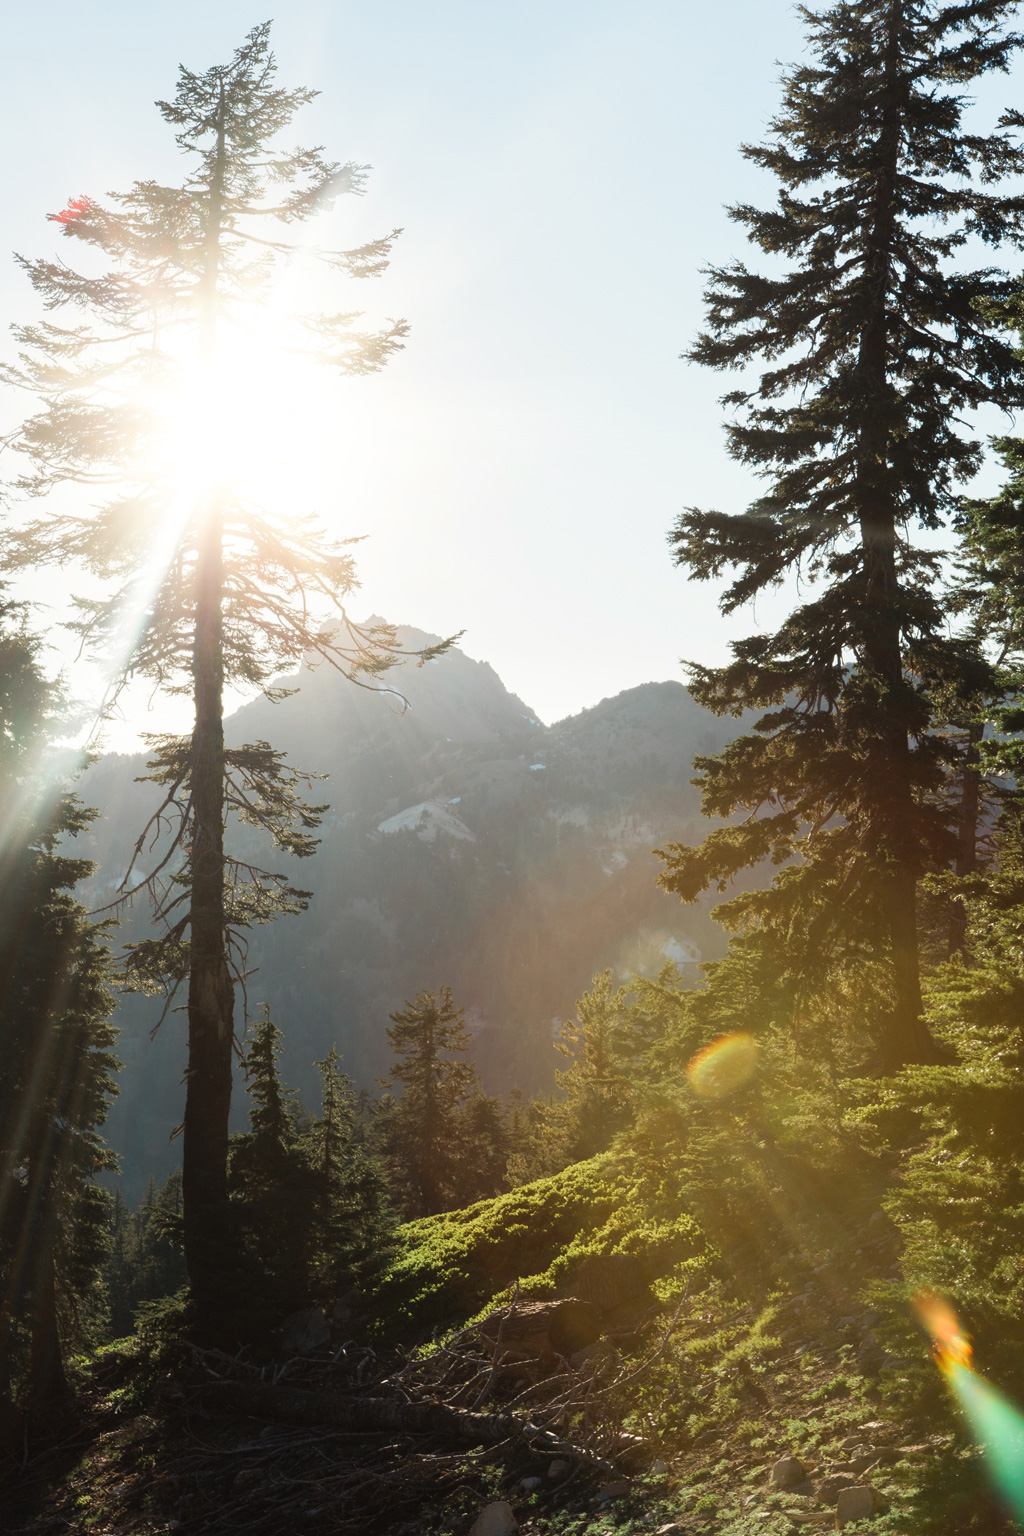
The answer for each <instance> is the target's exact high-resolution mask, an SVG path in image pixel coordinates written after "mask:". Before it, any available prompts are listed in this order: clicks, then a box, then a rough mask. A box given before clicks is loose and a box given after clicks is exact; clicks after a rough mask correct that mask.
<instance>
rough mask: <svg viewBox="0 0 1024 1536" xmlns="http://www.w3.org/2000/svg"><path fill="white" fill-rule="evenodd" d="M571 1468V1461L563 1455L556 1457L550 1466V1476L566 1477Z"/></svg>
mask: <svg viewBox="0 0 1024 1536" xmlns="http://www.w3.org/2000/svg"><path fill="white" fill-rule="evenodd" d="M569 1470H570V1464H569V1462H567V1461H563V1460H562V1459H561V1457H556V1458H555V1460H554V1461H553V1462H552V1463H551V1465H550V1467H548V1477H550V1478H556V1477H565V1475H566V1473H567V1472H568V1471H569Z"/></svg>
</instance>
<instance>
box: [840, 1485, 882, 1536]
mask: <svg viewBox="0 0 1024 1536" xmlns="http://www.w3.org/2000/svg"><path fill="white" fill-rule="evenodd" d="M884 1509H885V1500H884V1499H883V1498H882V1496H881V1494H880V1493H879V1492H878V1490H877V1488H872V1486H871V1484H870V1483H861V1484H860V1485H859V1486H858V1487H856V1488H844V1489H843V1491H842V1493H841V1494H840V1495H839V1502H838V1504H837V1505H836V1529H837V1530H838V1529H839V1528H840V1527H841V1526H844V1525H849V1524H850V1522H851V1521H852V1520H868V1519H870V1517H871V1516H872V1515H879V1514H881V1513H882V1511H883V1510H884Z"/></svg>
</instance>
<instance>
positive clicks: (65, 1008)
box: [0, 604, 116, 1455]
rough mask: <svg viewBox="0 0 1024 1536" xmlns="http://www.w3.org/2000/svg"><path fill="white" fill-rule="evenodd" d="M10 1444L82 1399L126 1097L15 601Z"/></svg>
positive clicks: (6, 1399) (6, 867)
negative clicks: (25, 1422)
mask: <svg viewBox="0 0 1024 1536" xmlns="http://www.w3.org/2000/svg"><path fill="white" fill-rule="evenodd" d="M0 624H2V628H0V1041H2V1049H0V1455H2V1454H3V1452H4V1451H5V1450H6V1449H10V1446H9V1444H5V1442H7V1441H8V1437H9V1435H10V1433H11V1431H12V1429H14V1428H15V1427H16V1424H17V1415H16V1413H15V1402H16V1401H17V1402H18V1403H19V1405H20V1406H24V1407H27V1408H28V1409H29V1410H30V1411H34V1412H35V1413H37V1414H41V1413H42V1412H44V1411H47V1412H48V1411H49V1410H50V1408H51V1407H52V1405H53V1403H54V1401H55V1400H59V1399H60V1398H62V1397H63V1396H65V1395H66V1394H67V1391H68V1388H67V1381H66V1376H65V1370H64V1363H65V1356H66V1352H67V1349H68V1347H69V1346H70V1345H72V1344H73V1343H74V1342H75V1338H76V1334H77V1333H79V1331H80V1330H79V1329H78V1328H77V1326H76V1325H77V1322H78V1319H79V1316H80V1314H81V1312H82V1310H83V1308H85V1309H86V1310H87V1305H86V1304H87V1298H88V1294H89V1291H90V1288H91V1287H92V1285H93V1283H94V1281H95V1280H96V1278H97V1275H98V1273H99V1268H100V1265H101V1263H102V1260H103V1257H104V1249H105V1241H106V1226H107V1216H108V1204H109V1202H108V1198H107V1196H106V1193H105V1192H104V1191H103V1190H102V1189H101V1188H100V1187H99V1186H98V1185H97V1184H96V1182H95V1178H94V1175H95V1174H97V1173H99V1172H101V1171H103V1170H110V1169H112V1168H113V1167H114V1166H115V1159H114V1158H113V1157H112V1155H111V1153H110V1151H109V1149H108V1148H107V1147H105V1146H104V1144H103V1142H102V1141H101V1139H100V1137H99V1134H98V1127H99V1126H100V1125H101V1124H102V1123H103V1120H104V1119H105V1117H106V1111H107V1106H108V1104H109V1101H110V1099H111V1097H112V1095H113V1092H114V1087H113V1077H112V1074H113V1070H114V1068H115V1066H116V1063H115V1062H114V1060H113V1057H112V1056H111V1054H110V1047H111V1045H112V1042H113V1030H112V1028H111V1026H110V1023H109V1015H110V1012H111V1009H112V1006H113V999H112V997H111V995H110V993H109V991H108V990H107V989H106V986H105V981H106V977H107V974H108V972H109V968H110V967H109V955H108V953H107V949H106V946H105V944H104V943H103V934H102V930H97V928H96V927H95V926H94V925H93V924H90V923H89V922H88V920H87V918H86V915H85V912H84V909H83V908H82V906H81V905H80V903H78V902H77V901H76V900H75V898H74V894H73V893H74V888H75V886H76V885H77V884H78V883H79V881H81V880H82V879H83V878H84V877H85V876H86V875H88V874H89V873H90V871H91V868H92V866H91V865H90V864H89V863H88V862H86V861H85V860H82V859H75V858H70V857H69V856H68V855H67V853H66V852H65V851H63V850H62V848H61V847H60V840H61V838H62V836H64V835H72V836H73V835H74V834H75V833H76V832H79V831H81V829H82V828H83V827H84V826H85V825H86V824H87V823H88V821H89V820H90V814H89V812H88V811H86V810H84V809H83V807H82V806H81V805H80V804H79V803H78V802H77V801H76V800H75V799H74V797H73V796H71V795H69V794H68V793H67V792H66V791H65V790H63V789H62V788H61V786H60V784H59V782H58V781H57V780H56V779H55V778H54V777H53V775H52V772H51V771H49V770H48V768H47V753H46V746H47V738H48V734H49V730H50V729H51V728H52V725H53V724H54V723H55V718H54V711H55V707H56V705H57V703H58V700H57V697H56V694H55V691H54V689H53V688H52V687H51V686H50V685H49V684H48V683H47V681H46V679H45V678H44V677H43V675H42V673H41V671H40V668H39V664H38V645H37V643H36V642H35V641H34V640H33V639H32V637H31V636H30V635H28V634H27V633H26V632H25V631H24V629H22V628H21V627H20V625H19V623H18V618H17V613H16V611H14V610H13V609H12V606H11V605H10V604H3V605H2V606H0Z"/></svg>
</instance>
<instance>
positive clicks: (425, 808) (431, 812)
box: [377, 800, 476, 843]
mask: <svg viewBox="0 0 1024 1536" xmlns="http://www.w3.org/2000/svg"><path fill="white" fill-rule="evenodd" d="M377 831H378V832H383V833H384V835H385V836H386V837H387V836H390V835H391V834H392V833H393V832H415V834H416V836H417V837H418V838H419V839H420V840H421V842H424V843H433V842H436V840H437V835H438V833H439V832H445V833H447V835H448V836H449V837H461V838H463V839H464V840H465V841H466V842H470V843H475V842H476V837H475V836H474V835H473V833H472V832H471V831H470V830H469V828H468V827H467V826H466V823H465V822H464V821H460V820H459V818H458V817H457V816H453V815H452V813H451V811H449V810H448V808H447V807H446V806H444V805H439V804H438V803H437V801H436V800H424V801H422V802H421V803H420V804H419V805H410V806H408V807H407V809H406V810H404V811H399V812H398V813H397V814H396V815H394V816H389V817H388V818H387V820H386V821H382V822H380V823H379V824H378V826H377Z"/></svg>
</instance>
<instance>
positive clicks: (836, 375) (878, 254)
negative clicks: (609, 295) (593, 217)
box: [662, 0, 1024, 1068]
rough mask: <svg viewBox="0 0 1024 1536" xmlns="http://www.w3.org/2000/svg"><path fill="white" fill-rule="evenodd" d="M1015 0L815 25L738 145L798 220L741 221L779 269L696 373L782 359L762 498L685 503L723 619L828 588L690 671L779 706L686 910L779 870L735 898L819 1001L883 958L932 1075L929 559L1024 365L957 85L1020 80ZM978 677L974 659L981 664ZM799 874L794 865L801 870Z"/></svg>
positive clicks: (892, 1041)
mask: <svg viewBox="0 0 1024 1536" xmlns="http://www.w3.org/2000/svg"><path fill="white" fill-rule="evenodd" d="M1016 9H1017V6H1016V4H1015V3H1006V0H979V3H967V4H957V5H952V4H939V3H936V0H842V3H834V4H830V5H827V6H824V7H822V8H819V9H815V10H812V9H810V8H807V7H803V8H801V14H802V16H803V18H804V21H805V23H806V26H807V31H808V35H809V42H810V56H809V59H808V61H807V62H805V63H802V64H800V65H799V66H797V67H795V68H793V69H792V70H791V71H790V72H789V74H788V75H787V77H786V79H785V82H784V89H783V106H782V110H781V112H780V113H779V115H778V116H777V117H776V118H775V120H774V122H773V123H772V125H771V135H770V139H769V142H768V143H766V144H764V145H761V146H753V147H747V148H745V150H744V154H745V155H746V156H747V158H748V159H750V160H752V161H753V163H754V164H755V165H757V166H759V167H761V168H762V169H764V170H766V171H768V172H770V173H771V174H772V175H773V176H774V177H775V178H776V179H777V180H778V182H779V183H780V192H779V197H778V202H777V205H776V206H775V207H774V208H770V209H767V210H760V209H756V208H753V207H750V206H747V205H741V206H739V207H735V208H733V209H732V210H731V213H732V216H733V218H735V219H736V220H737V222H738V223H740V224H741V225H743V226H744V227H745V228H746V230H747V232H748V234H749V237H750V239H751V240H752V241H753V242H754V244H755V245H757V246H759V247H760V248H761V250H762V251H764V252H765V253H766V254H767V255H768V256H769V257H771V258H772V264H771V267H770V269H769V271H768V273H767V274H761V273H757V272H755V271H752V270H750V269H749V268H748V267H747V266H745V265H743V264H741V263H736V264H733V265H731V266H727V267H723V268H716V269H712V270H711V273H710V284H709V288H708V294H707V300H708V328H707V330H706V331H705V332H704V333H703V334H702V335H701V336H700V337H699V338H698V340H697V342H696V344H695V346H694V347H693V349H692V351H691V353H690V354H689V355H690V357H691V358H692V359H693V360H695V361H696V362H699V363H702V364H704V365H706V366H708V367H712V368H716V369H745V368H749V367H750V366H751V365H753V364H755V363H756V362H757V360H759V359H760V360H762V362H763V363H764V365H765V366H764V371H763V372H762V373H761V376H760V380H759V381H754V380H751V381H750V382H749V383H746V382H745V383H744V385H743V386H742V387H740V388H738V389H736V390H734V391H733V392H731V393H730V394H728V395H726V397H725V403H727V404H728V405H729V406H730V407H732V408H733V410H734V412H735V417H734V419H733V421H732V422H731V423H730V425H729V427H728V434H729V446H730V451H731V452H732V454H733V456H734V457H735V458H737V459H738V460H739V461H740V462H741V463H743V464H745V465H748V466H749V467H750V468H752V469H753V470H755V471H756V472H757V473H759V474H760V475H762V476H764V477H765V479H766V480H767V481H768V485H767V488H766V490H765V492H764V494H763V495H761V496H760V497H759V498H758V499H757V500H756V501H755V502H754V503H753V504H752V505H751V506H750V507H749V508H748V510H747V511H746V512H745V513H742V514H740V515H726V514H723V513H720V512H717V511H698V510H690V511H688V512H687V513H685V514H684V515H683V516H682V517H681V518H680V520H679V522H678V525H677V526H676V528H675V530H674V533H673V535H672V539H673V543H674V546H675V550H676V558H677V561H678V563H679V564H681V565H683V566H685V567H686V568H687V569H688V570H689V572H690V574H691V575H692V576H694V577H696V578H698V579H701V580H707V579H711V578H717V577H719V576H721V575H722V573H723V572H725V571H727V570H731V571H733V572H734V578H733V580H732V582H731V585H730V586H729V587H728V589H727V590H726V592H725V595H724V596H723V598H722V608H723V611H725V612H726V613H729V612H731V611H733V610H734V609H735V608H736V607H738V606H739V605H741V604H743V603H745V602H747V601H749V600H751V599H752V598H754V597H756V596H757V594H758V593H760V592H763V591H764V590H765V589H766V588H770V587H772V586H775V585H778V584H779V583H781V582H783V581H785V580H787V579H791V578H793V577H794V576H798V575H799V576H802V577H805V578H810V579H811V580H812V581H813V582H815V583H816V588H817V589H816V591H814V592H812V593H811V594H810V595H809V600H808V601H806V602H804V603H802V604H801V605H800V606H798V607H797V608H795V609H794V610H793V612H792V613H791V614H790V615H789V617H788V618H787V619H786V620H785V621H784V622H783V623H782V624H781V625H780V626H779V627H778V629H776V630H775V631H774V633H770V634H756V635H753V636H751V637H750V638H749V639H746V640H743V641H741V642H739V643H737V644H736V645H735V646H734V647H733V650H734V660H733V661H732V662H731V663H730V664H729V665H727V666H724V667H719V668H710V667H702V666H694V667H693V668H692V669H691V670H692V676H693V681H692V688H693V692H694V694H695V696H696V697H697V698H698V699H699V700H700V701H701V702H702V703H703V704H705V705H707V706H708V707H710V708H711V709H713V710H715V711H716V712H717V713H732V714H735V715H739V714H740V713H742V712H743V711H745V710H748V709H751V708H753V709H757V710H761V711H764V712H765V713H763V714H762V715H761V718H760V719H759V721H758V722H757V725H756V727H755V730H754V733H753V734H748V735H745V736H743V737H741V738H740V739H739V740H737V741H736V742H734V743H733V744H732V745H731V746H730V747H729V748H728V749H727V750H726V751H725V752H724V753H722V754H721V755H720V756H718V757H716V758H698V759H697V766H698V769H699V772H700V775H701V779H700V782H701V784H702V787H703V793H704V808H705V810H706V811H707V812H708V813H709V814H711V815H715V816H723V817H732V818H737V813H741V817H740V818H737V819H734V820H733V821H732V823H731V824H730V825H729V826H727V827H725V828H723V829H721V830H719V831H716V832H714V833H712V834H711V836H710V837H708V838H707V839H706V840H705V842H704V843H703V844H702V845H701V846H700V847H698V848H689V847H685V846H681V845H674V846H672V847H670V848H668V849H667V850H666V852H665V861H666V868H665V871H664V873H663V875H662V883H663V884H664V885H665V886H666V887H667V888H668V889H669V890H672V891H675V892H676V893H678V894H679V895H680V896H681V897H683V899H684V900H693V899H694V897H696V895H697V894H698V893H699V892H700V891H702V890H704V889H707V888H708V887H709V886H711V885H715V886H717V887H718V888H719V889H723V890H724V889H725V888H726V885H727V883H728V881H729V880H730V878H731V877H732V876H733V875H734V874H736V873H737V872H738V871H740V870H742V869H744V868H746V867H750V866H753V865H756V864H757V863H759V862H760V861H761V860H764V859H769V858H770V859H771V860H772V861H773V862H775V863H776V864H786V865H787V867H786V868H785V869H784V870H783V871H782V872H781V873H780V874H779V875H778V876H777V877H776V879H775V880H774V882H773V884H772V888H771V890H769V891H765V892H759V893H757V894H755V895H752V896H740V897H736V898H734V899H733V901H732V902H731V903H729V904H728V905H727V906H726V907H725V908H724V909H720V911H722V915H723V916H724V918H725V920H726V922H728V923H730V924H731V925H733V926H736V927H740V926H745V925H746V926H749V925H753V926H755V927H759V928H760V929H761V930H762V935H763V937H764V939H765V940H766V941H767V942H769V943H771V944H774V945H775V946H776V947H777V948H779V949H782V950H788V951H789V952H790V953H792V954H793V956H794V959H793V966H792V969H793V970H794V971H795V972H796V973H798V974H799V976H800V978H801V984H802V985H804V986H808V985H811V984H812V983H813V980H814V979H815V978H817V981H818V982H819V983H820V981H821V979H822V974H823V972H824V971H825V970H826V969H827V966H828V964H830V963H831V962H832V961H833V960H836V959H840V960H843V961H845V962H846V963H849V964H853V965H856V963H857V961H858V959H862V960H864V959H867V958H869V957H875V958H878V957H882V958H883V959H884V960H885V963H886V968H887V975H888V978H889V979H888V983H887V985H886V987H885V995H884V998H883V1000H882V1003H881V1006H880V1015H879V1019H878V1033H879V1036H880V1039H879V1045H880V1051H881V1057H882V1060H883V1061H884V1064H885V1065H886V1066H887V1067H889V1068H896V1067H898V1066H900V1065H901V1064H903V1063H906V1062H913V1061H928V1060H931V1059H934V1056H935V1054H936V1048H935V1045H934V1042H933V1041H932V1039H931V1037H930V1035H929V1032H928V1030H927V1028H926V1026H925V1024H924V1021H923V1018H922V1012H921V993H920V977H919V952H918V937H917V927H916V918H915V911H916V888H917V883H918V880H919V877H920V876H921V874H922V873H923V872H924V871H926V870H927V869H929V868H935V867H941V866H942V865H944V864H945V863H946V862H947V861H949V860H950V859H951V857H952V854H953V838H952V832H951V828H950V825H949V820H950V818H949V809H948V803H947V801H946V799H945V798H944V796H943V794H942V793H941V790H942V781H943V772H944V766H943V747H942V743H941V741H940V739H939V737H938V736H937V735H936V734H935V733H933V732H930V730H929V726H930V723H931V722H930V706H929V701H928V693H927V687H926V685H925V683H924V682H923V678H924V676H925V675H926V674H927V673H928V672H930V671H931V672H934V670H935V668H936V666H937V665H939V662H940V660H941V657H940V653H941V652H943V650H944V647H945V650H946V655H945V660H944V662H943V665H944V666H945V667H946V670H947V673H948V671H949V669H950V668H953V669H955V667H956V666H957V665H958V664H959V662H958V647H959V656H960V658H961V659H963V655H964V653H963V648H962V646H960V645H959V642H946V641H945V640H944V639H943V615H942V612H941V610H940V606H939V603H938V602H937V599H936V580H937V575H938V570H937V567H938V561H937V556H936V544H935V540H934V539H929V537H928V535H929V534H930V533H931V531H932V530H935V529H938V528H941V527H942V526H943V525H944V524H945V523H946V522H947V521H948V518H949V514H950V512H951V511H952V509H953V508H954V506H955V504H956V498H957V490H958V486H959V484H960V483H962V481H963V480H964V479H966V478H967V477H969V476H970V475H971V474H972V473H973V472H974V471H975V470H976V469H977V467H978V464H979V461H980V447H979V444H978V443H977V442H976V441H975V440H974V439H973V438H972V437H971V436H970V434H969V433H968V432H966V431H965V430H964V429H963V426H962V422H963V418H964V416H965V414H966V413H969V412H970V411H972V410H975V409H977V408H978V407H980V406H983V405H986V404H996V405H998V406H1002V407H1004V408H1007V409H1012V408H1016V407H1018V406H1019V405H1020V404H1021V402H1022V401H1024V368H1022V364H1021V360H1020V358H1019V356H1018V355H1017V353H1016V352H1015V351H1014V348H1013V346H1012V341H1011V338H1010V337H1009V336H1008V335H1007V334H1006V333H1005V332H1001V331H1000V330H999V327H998V325H997V324H996V323H994V322H993V321H992V320H991V318H990V316H991V314H992V305H993V304H994V303H998V302H1000V301H1002V300H1003V299H1005V297H1006V294H1007V291H1008V287H1009V284H1008V280H1007V278H1006V277H1005V275H1004V274H1002V273H1001V272H999V271H997V270H993V269H991V268H985V269H983V270H965V269H964V268H963V266H962V265H960V260H961V258H960V253H961V251H962V250H963V248H964V246H965V245H966V243H967V242H968V240H970V239H971V238H972V237H980V238H981V239H982V240H984V241H987V242H990V243H996V242H998V241H1000V240H1002V239H1005V238H1013V237H1016V236H1017V234H1018V232H1019V229H1020V226H1021V217H1022V210H1024V203H1022V200H1021V199H1020V198H1019V197H1007V196H1004V195H1002V194H1001V193H1000V191H999V190H998V188H997V186H996V184H997V183H998V182H999V181H1000V180H1001V179H1002V178H1004V177H1007V176H1011V175H1014V176H1019V174H1020V173H1021V171H1022V170H1024V154H1022V152H1021V150H1020V149H1019V148H1018V147H1017V145H1016V141H1015V140H1014V138H1013V137H1011V132H1010V130H1012V129H1015V128H1017V127H1019V126H1021V124H1022V122H1024V119H1022V118H1021V117H1020V115H1019V114H1016V113H1008V114H1006V115H1005V117H1004V118H1003V120H1002V122H1001V123H1000V125H999V130H998V131H995V132H992V133H989V134H976V133H974V132H970V131H968V129H967V128H966V127H965V125H964V121H963V117H964V111H965V108H966V106H967V104H968V97H967V96H966V95H965V94H964V91H965V88H967V87H969V86H970V85H971V84H972V83H973V82H974V81H976V80H978V79H979V78H980V77H981V76H982V75H984V74H986V73H988V72H990V71H992V70H1005V69H1006V67H1007V64H1008V61H1009V60H1010V58H1011V56H1012V54H1013V52H1014V50H1015V49H1017V48H1018V47H1019V46H1020V43H1021V38H1020V37H1019V36H1018V35H1016V34H1011V33H1007V32H1006V30H1005V23H1006V20H1007V18H1009V17H1010V16H1012V14H1013V13H1014V12H1015V11H1016ZM967 659H968V660H970V659H971V658H969V657H968V658H967ZM794 860H795V862H791V861H794Z"/></svg>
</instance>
